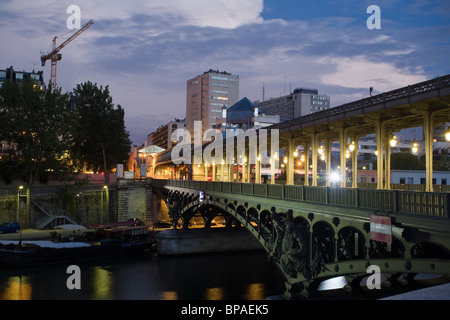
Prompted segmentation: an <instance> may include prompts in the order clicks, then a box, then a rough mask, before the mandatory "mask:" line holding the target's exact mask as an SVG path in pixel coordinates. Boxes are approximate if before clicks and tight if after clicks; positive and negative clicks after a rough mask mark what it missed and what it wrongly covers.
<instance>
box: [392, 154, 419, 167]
mask: <svg viewBox="0 0 450 320" xmlns="http://www.w3.org/2000/svg"><path fill="white" fill-rule="evenodd" d="M391 169H392V170H424V169H425V166H424V165H423V163H421V162H420V161H419V158H418V157H417V156H416V155H414V154H412V153H411V151H410V150H408V151H402V152H396V153H392V154H391Z"/></svg>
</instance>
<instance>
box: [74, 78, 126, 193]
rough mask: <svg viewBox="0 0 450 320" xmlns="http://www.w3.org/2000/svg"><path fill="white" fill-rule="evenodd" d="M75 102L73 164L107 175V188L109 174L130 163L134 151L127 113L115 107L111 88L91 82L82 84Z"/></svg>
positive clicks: (76, 91) (76, 92)
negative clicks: (130, 155)
mask: <svg viewBox="0 0 450 320" xmlns="http://www.w3.org/2000/svg"><path fill="white" fill-rule="evenodd" d="M71 98H72V101H73V103H74V105H75V110H74V111H75V118H74V122H73V129H72V132H73V145H72V147H71V151H72V156H73V160H74V162H75V163H76V164H77V165H78V167H79V168H85V169H88V170H92V171H94V172H104V173H105V183H106V184H107V183H108V173H109V171H110V170H111V169H113V168H115V166H116V164H119V163H124V162H125V161H126V160H127V159H128V153H129V151H130V148H131V141H130V139H129V133H128V131H127V130H126V128H125V121H124V116H125V112H124V109H123V108H122V107H121V106H120V105H117V107H115V106H114V104H113V102H112V98H111V96H110V93H109V87H108V86H106V87H105V88H103V87H102V86H100V87H98V86H97V84H92V83H91V82H90V81H88V82H86V83H83V84H78V85H77V87H76V88H75V89H74V90H73V93H72V95H71Z"/></svg>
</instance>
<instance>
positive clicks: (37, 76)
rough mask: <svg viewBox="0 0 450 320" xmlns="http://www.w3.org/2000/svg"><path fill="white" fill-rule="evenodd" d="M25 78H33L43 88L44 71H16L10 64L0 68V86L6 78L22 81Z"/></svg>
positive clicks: (12, 80)
mask: <svg viewBox="0 0 450 320" xmlns="http://www.w3.org/2000/svg"><path fill="white" fill-rule="evenodd" d="M26 79H31V80H35V81H36V82H37V85H39V86H40V87H41V89H43V88H44V72H43V71H38V72H36V71H34V70H33V71H32V72H27V71H16V70H14V68H13V67H12V66H11V67H9V68H7V69H3V70H2V69H0V87H1V86H2V85H3V82H5V81H6V80H9V81H11V82H22V81H24V80H26Z"/></svg>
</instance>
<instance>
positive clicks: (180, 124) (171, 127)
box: [146, 119, 186, 149]
mask: <svg viewBox="0 0 450 320" xmlns="http://www.w3.org/2000/svg"><path fill="white" fill-rule="evenodd" d="M185 128H186V121H185V120H184V119H175V120H173V121H170V122H169V123H168V124H166V125H164V126H161V127H159V128H158V129H156V130H155V131H154V132H152V133H150V134H149V135H148V136H147V143H146V146H158V147H160V148H163V149H170V148H172V147H174V146H175V145H176V143H177V141H179V140H182V139H180V138H179V137H177V139H173V140H172V132H174V131H175V130H176V129H185Z"/></svg>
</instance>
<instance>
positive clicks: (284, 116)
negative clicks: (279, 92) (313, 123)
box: [255, 88, 330, 121]
mask: <svg viewBox="0 0 450 320" xmlns="http://www.w3.org/2000/svg"><path fill="white" fill-rule="evenodd" d="M255 104H256V105H257V106H258V108H259V109H260V110H261V111H263V112H264V113H265V114H267V115H279V116H280V120H281V121H285V120H291V119H294V118H298V117H301V116H304V115H307V114H310V113H312V112H316V111H320V110H325V109H328V108H329V107H330V97H329V96H327V95H322V94H319V91H318V90H317V89H305V88H299V89H295V90H294V92H293V93H291V94H289V95H287V96H282V97H279V98H270V99H268V100H260V101H255Z"/></svg>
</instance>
